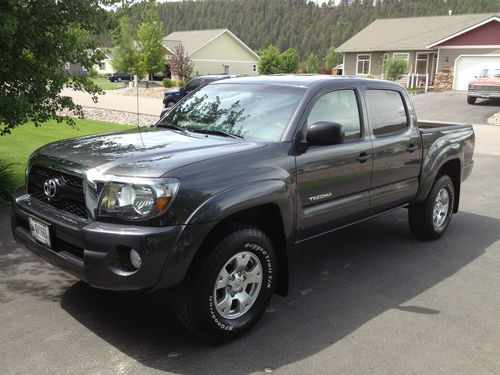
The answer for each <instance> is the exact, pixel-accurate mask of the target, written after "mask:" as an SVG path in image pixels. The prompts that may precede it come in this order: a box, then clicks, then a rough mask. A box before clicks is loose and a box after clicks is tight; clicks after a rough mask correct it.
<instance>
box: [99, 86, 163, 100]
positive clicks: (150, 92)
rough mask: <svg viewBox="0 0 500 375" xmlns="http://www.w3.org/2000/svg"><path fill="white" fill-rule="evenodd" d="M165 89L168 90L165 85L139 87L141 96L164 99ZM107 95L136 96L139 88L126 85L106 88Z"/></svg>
mask: <svg viewBox="0 0 500 375" xmlns="http://www.w3.org/2000/svg"><path fill="white" fill-rule="evenodd" d="M165 90H166V88H165V87H150V88H147V89H146V88H144V87H139V96H142V97H144V96H146V97H149V98H160V99H163V96H164V95H165ZM106 95H125V96H136V95H137V88H135V87H125V88H123V89H115V90H106Z"/></svg>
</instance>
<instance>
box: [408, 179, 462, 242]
mask: <svg viewBox="0 0 500 375" xmlns="http://www.w3.org/2000/svg"><path fill="white" fill-rule="evenodd" d="M454 204H455V188H454V186H453V181H452V180H451V178H450V177H449V176H447V175H441V176H439V177H438V178H437V179H436V181H435V182H434V185H433V186H432V189H431V191H430V193H429V195H428V196H427V198H426V200H425V201H423V202H421V203H417V204H413V205H411V206H410V209H409V210H408V219H409V223H410V229H411V231H412V232H413V234H414V235H415V236H416V237H418V238H421V239H424V240H428V241H430V240H435V239H438V238H439V237H441V236H442V235H443V234H444V232H446V229H448V226H449V225H450V221H451V216H452V213H453V207H454Z"/></svg>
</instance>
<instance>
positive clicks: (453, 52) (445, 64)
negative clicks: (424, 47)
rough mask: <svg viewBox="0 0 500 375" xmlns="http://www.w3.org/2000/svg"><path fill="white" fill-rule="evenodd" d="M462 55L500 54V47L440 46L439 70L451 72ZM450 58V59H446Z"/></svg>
mask: <svg viewBox="0 0 500 375" xmlns="http://www.w3.org/2000/svg"><path fill="white" fill-rule="evenodd" d="M461 55H500V47H499V48H458V47H457V48H456V49H455V48H453V49H449V48H440V49H439V58H438V68H437V70H438V72H443V71H444V72H451V73H453V70H454V68H455V61H456V60H457V58H458V57H459V56H461ZM446 58H448V61H446Z"/></svg>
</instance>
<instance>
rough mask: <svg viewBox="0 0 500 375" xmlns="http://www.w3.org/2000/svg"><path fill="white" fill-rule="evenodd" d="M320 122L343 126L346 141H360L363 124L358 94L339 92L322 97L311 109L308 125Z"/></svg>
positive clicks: (348, 91) (345, 91) (347, 91)
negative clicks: (360, 116) (335, 123)
mask: <svg viewBox="0 0 500 375" xmlns="http://www.w3.org/2000/svg"><path fill="white" fill-rule="evenodd" d="M320 121H327V122H337V123H339V124H342V125H344V131H345V139H346V140H353V139H359V138H360V137H361V122H360V120H359V110H358V102H357V100H356V93H355V92H354V91H353V90H339V91H333V92H329V93H328V94H324V95H322V96H321V97H320V98H319V99H318V101H317V102H316V103H315V104H314V106H313V108H312V109H311V112H310V113H309V116H308V117H307V125H308V126H311V125H313V124H314V123H316V122H320Z"/></svg>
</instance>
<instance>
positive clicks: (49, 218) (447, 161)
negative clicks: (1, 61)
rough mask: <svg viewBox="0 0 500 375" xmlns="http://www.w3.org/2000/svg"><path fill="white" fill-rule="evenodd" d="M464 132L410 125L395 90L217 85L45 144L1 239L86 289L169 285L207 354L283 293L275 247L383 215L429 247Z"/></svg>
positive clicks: (456, 186)
mask: <svg viewBox="0 0 500 375" xmlns="http://www.w3.org/2000/svg"><path fill="white" fill-rule="evenodd" d="M473 150H474V132H473V129H472V127H471V126H469V125H463V126H456V125H455V126H454V125H446V124H434V123H422V122H421V123H417V117H416V115H415V110H414V108H413V106H412V103H411V101H410V98H409V96H408V93H407V92H406V91H405V89H404V88H403V87H402V86H400V85H399V84H396V83H392V82H387V81H379V80H370V79H355V78H333V77H327V76H271V77H252V78H251V77H246V78H236V79H228V80H223V81H218V82H215V83H212V84H210V85H208V86H205V87H203V88H202V89H200V90H198V91H196V92H193V93H191V94H190V95H188V96H187V97H186V98H184V99H183V100H182V101H181V102H179V103H178V104H177V105H176V106H175V107H173V109H172V110H171V111H169V112H168V113H167V114H166V115H165V116H163V117H162V118H161V120H160V121H159V122H158V123H157V124H156V125H155V126H152V127H150V128H142V129H136V130H131V131H126V132H119V133H111V134H104V135H95V136H85V137H79V138H74V139H69V140H64V141H59V142H55V143H51V144H48V145H46V146H44V147H42V148H40V149H39V150H37V151H36V152H34V153H33V154H32V155H31V157H30V158H29V162H28V166H27V169H26V186H25V187H23V188H20V189H19V190H18V191H17V192H16V193H15V195H14V197H13V201H12V231H13V233H14V237H15V239H16V240H17V241H18V242H20V243H23V244H24V245H25V246H26V247H27V248H28V249H30V250H31V251H32V252H34V253H36V254H38V255H40V256H41V257H42V258H44V259H46V260H47V261H49V262H50V263H52V264H54V265H56V266H58V267H60V268H62V269H65V270H66V271H68V272H70V273H71V274H73V275H75V276H76V277H77V278H79V279H80V280H83V281H85V282H87V283H88V284H90V285H92V286H94V287H96V288H104V289H111V290H120V291H127V290H147V291H156V290H160V289H171V291H172V293H173V294H174V299H173V301H174V307H175V309H176V311H177V313H178V316H179V318H180V320H181V321H182V322H183V323H184V324H185V325H186V326H187V327H188V328H189V329H190V330H191V331H193V332H194V333H196V334H197V335H199V336H200V337H202V338H204V339H205V340H208V341H212V342H222V341H226V340H229V339H232V338H234V337H237V336H238V335H241V334H242V333H244V332H245V331H247V330H249V329H250V328H251V327H252V326H253V325H254V324H256V322H257V321H258V320H259V318H260V317H261V316H262V314H263V313H264V311H265V308H266V306H267V305H268V303H269V300H270V298H271V295H272V294H273V293H274V292H276V293H278V294H281V295H286V293H287V289H288V260H287V254H288V250H289V249H290V248H291V247H292V246H294V245H296V244H298V243H301V242H304V241H307V240H309V239H311V238H314V237H317V236H320V235H323V234H325V233H330V232H332V231H334V230H337V229H339V228H342V227H344V226H347V225H350V224H353V223H356V222H359V221H361V220H365V219H369V218H371V217H374V216H376V215H379V214H382V213H384V212H388V211H391V210H394V209H397V208H402V207H405V208H407V209H408V216H409V223H410V228H411V230H412V232H413V233H414V234H415V235H416V236H417V237H419V238H422V239H424V240H434V239H437V238H439V237H440V236H441V235H443V233H444V232H445V231H446V229H447V227H448V225H449V224H450V220H451V217H452V213H455V212H457V210H458V204H459V199H460V186H461V182H462V181H463V180H465V179H466V178H467V177H468V176H469V174H470V173H471V170H472V166H473V160H472V154H473Z"/></svg>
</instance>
